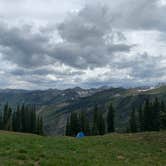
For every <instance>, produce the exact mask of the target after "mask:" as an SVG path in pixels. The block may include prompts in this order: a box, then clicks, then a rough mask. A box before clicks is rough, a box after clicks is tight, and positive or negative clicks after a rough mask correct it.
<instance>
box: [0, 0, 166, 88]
mask: <svg viewBox="0 0 166 166" xmlns="http://www.w3.org/2000/svg"><path fill="white" fill-rule="evenodd" d="M43 2H44V1H42V3H41V4H42V7H41V8H42V10H41V11H39V13H36V10H37V7H36V6H37V5H36V6H33V12H30V9H31V8H30V7H31V5H32V2H31V1H29V3H28V6H29V8H28V9H26V10H27V11H26V13H24V12H23V11H21V10H20V11H19V12H18V13H17V11H16V10H15V9H13V8H12V5H9V6H10V9H12V13H13V14H14V13H15V14H16V15H17V14H18V15H20V13H24V14H25V18H32V15H33V14H34V13H36V14H34V16H35V19H37V18H38V19H39V20H40V21H41V20H42V16H40V14H41V13H42V11H43V12H44V11H45V12H44V13H45V14H46V13H47V14H48V15H47V16H49V17H50V16H51V17H52V18H48V19H49V20H54V19H55V20H56V18H57V19H58V20H60V17H58V16H55V18H54V15H53V14H52V13H50V12H49V10H45V5H46V3H45V2H44V3H43ZM50 2H51V3H53V4H54V2H53V1H52V0H50ZM63 2H65V0H63ZM72 2H76V1H75V0H72ZM98 2H100V3H99V4H98ZM157 2H158V1H157V0H151V1H149V0H139V1H138V0H125V1H124V0H117V1H116V2H115V1H114V2H110V1H109V0H103V1H102V2H101V1H100V0H96V1H93V2H87V5H85V6H84V7H82V8H79V9H77V10H73V11H74V12H71V13H70V14H68V16H67V17H66V18H65V19H64V20H61V21H60V22H58V23H57V22H56V21H55V22H54V23H53V24H48V23H47V22H46V24H45V26H40V25H39V26H35V25H33V24H31V25H30V24H28V23H27V24H25V25H23V24H17V25H12V24H11V23H10V21H7V22H8V23H3V22H0V60H1V64H0V65H1V66H0V78H1V79H4V78H5V77H6V75H7V77H8V78H10V79H9V81H7V79H4V81H1V82H0V85H2V86H4V84H6V86H8V85H12V84H14V85H15V86H16V87H17V86H19V85H23V87H26V86H28V84H29V83H30V86H29V87H30V88H36V87H37V88H38V87H42V88H46V87H53V86H54V85H55V84H56V85H57V86H59V87H63V86H69V85H70V86H71V85H72V84H75V83H78V84H79V85H82V86H86V85H87V86H88V87H89V86H91V87H93V86H98V85H105V84H113V85H118V86H120V85H122V86H123V85H124V86H126V85H128V86H129V85H130V84H132V85H136V84H137V83H139V82H142V83H146V81H147V80H148V79H149V80H150V79H153V80H155V79H157V80H160V78H159V77H162V78H164V75H165V71H166V66H165V64H166V62H165V56H164V55H165V52H160V54H163V55H161V56H160V54H159V53H158V55H155V56H154V55H151V54H150V53H149V52H148V51H147V50H146V51H147V53H144V54H143V53H142V52H144V51H142V50H143V49H144V48H145V47H144V44H145V45H146V43H145V42H148V41H149V39H148V40H145V39H144V40H142V41H139V42H142V47H143V48H142V50H141V51H140V50H139V49H137V46H138V43H139V42H138V43H137V40H139V36H137V35H135V37H134V42H135V43H134V42H131V44H130V42H128V40H127V36H126V32H127V31H128V34H130V32H134V31H145V33H146V32H148V31H150V30H155V31H159V32H158V33H161V31H162V33H161V34H163V35H162V37H161V36H160V41H157V39H155V40H156V41H155V42H156V43H158V42H162V44H163V43H165V36H164V35H165V27H166V19H165V15H166V6H163V5H161V4H160V3H159V2H158V3H157ZM3 3H4V4H5V3H10V2H9V1H8V2H7V1H3ZM102 3H103V4H104V5H101V4H102ZM35 4H37V2H35ZM20 5H21V6H22V7H23V9H24V8H26V7H25V6H24V3H23V1H22V3H21V4H20ZM68 5H69V4H68ZM69 6H70V5H69ZM78 6H79V5H78ZM0 8H1V7H0ZM39 8H40V6H39ZM51 9H54V7H51ZM73 9H75V8H73ZM39 10H40V9H39ZM65 11H67V9H65ZM3 12H5V11H3ZM28 13H29V14H28ZM53 13H54V12H53ZM5 14H6V12H5ZM26 14H28V17H26ZM31 14H32V15H31ZM0 15H2V12H0ZM63 15H64V14H63ZM7 17H11V13H10V12H9V15H7V16H5V19H6V18H7ZM14 17H15V15H14ZM14 17H11V18H10V19H13V18H14ZM22 18H23V20H24V16H23V17H22ZM63 18H64V17H63ZM43 20H44V21H46V20H47V18H46V17H45V18H44V19H43ZM40 21H39V22H40ZM25 22H26V21H25ZM48 22H49V21H48ZM49 23H50V22H49ZM155 31H154V33H155ZM140 35H142V34H141V33H140ZM152 35H153V33H152ZM154 35H155V34H154ZM152 39H154V38H152ZM149 42H150V41H149ZM162 44H161V46H162V47H165V45H162ZM159 46H160V43H159V44H158V45H157V44H154V43H152V47H159ZM134 49H135V50H134ZM151 49H153V48H151ZM133 50H134V52H132V51H133ZM158 50H159V51H160V48H158ZM149 51H151V50H149ZM139 52H140V53H139ZM5 63H6V65H5ZM5 66H6V67H5ZM64 66H65V67H64ZM59 68H60V69H59ZM97 69H98V70H97ZM109 69H110V71H107V70H109ZM99 70H100V71H99ZM102 70H106V72H105V73H104V72H102ZM92 71H94V73H93V74H92ZM95 72H96V73H95ZM112 72H113V73H112ZM114 72H115V73H114ZM114 74H115V75H116V77H115V78H114V77H110V76H111V75H114ZM93 75H94V76H93ZM121 77H123V78H121ZM77 86H78V85H77Z"/></svg>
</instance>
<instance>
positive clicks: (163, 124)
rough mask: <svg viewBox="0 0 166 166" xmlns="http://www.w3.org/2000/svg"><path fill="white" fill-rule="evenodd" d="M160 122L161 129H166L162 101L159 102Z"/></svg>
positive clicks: (165, 112) (165, 111)
mask: <svg viewBox="0 0 166 166" xmlns="http://www.w3.org/2000/svg"><path fill="white" fill-rule="evenodd" d="M160 124H161V129H166V108H165V104H164V102H163V101H162V102H161V104H160Z"/></svg>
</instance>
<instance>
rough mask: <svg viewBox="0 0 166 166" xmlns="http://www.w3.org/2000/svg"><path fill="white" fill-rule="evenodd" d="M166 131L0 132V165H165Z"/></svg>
mask: <svg viewBox="0 0 166 166" xmlns="http://www.w3.org/2000/svg"><path fill="white" fill-rule="evenodd" d="M165 138H166V132H151V133H138V134H112V135H105V136H95V137H85V138H83V139H76V138H70V137H41V136H36V135H30V134H19V133H10V132H2V131H0V162H1V163H0V165H1V166H7V165H12V166H18V165H27V166H28V165H35V166H38V165H43V166H47V165H48V166H59V165H61V166H65V165H66V166H68V165H75V166H77V165H78V166H92V165H96V166H97V165H100V166H110V165H119V166H130V165H131V166H137V165H139V166H156V165H157V166H164V165H166V139H165Z"/></svg>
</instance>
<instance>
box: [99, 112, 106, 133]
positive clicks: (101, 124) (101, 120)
mask: <svg viewBox="0 0 166 166" xmlns="http://www.w3.org/2000/svg"><path fill="white" fill-rule="evenodd" d="M97 129H98V131H99V135H104V134H105V122H104V118H103V116H102V113H101V112H99V114H98V120H97Z"/></svg>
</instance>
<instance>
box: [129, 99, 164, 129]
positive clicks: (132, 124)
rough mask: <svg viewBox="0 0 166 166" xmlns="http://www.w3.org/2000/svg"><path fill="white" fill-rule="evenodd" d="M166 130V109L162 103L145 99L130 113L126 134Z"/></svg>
mask: <svg viewBox="0 0 166 166" xmlns="http://www.w3.org/2000/svg"><path fill="white" fill-rule="evenodd" d="M161 129H166V107H165V103H164V102H163V101H159V100H158V98H156V99H155V100H154V101H149V99H146V101H145V103H144V104H143V105H140V107H139V108H137V109H135V108H133V110H132V111H131V115H130V119H129V127H128V132H143V131H159V130H161Z"/></svg>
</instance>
